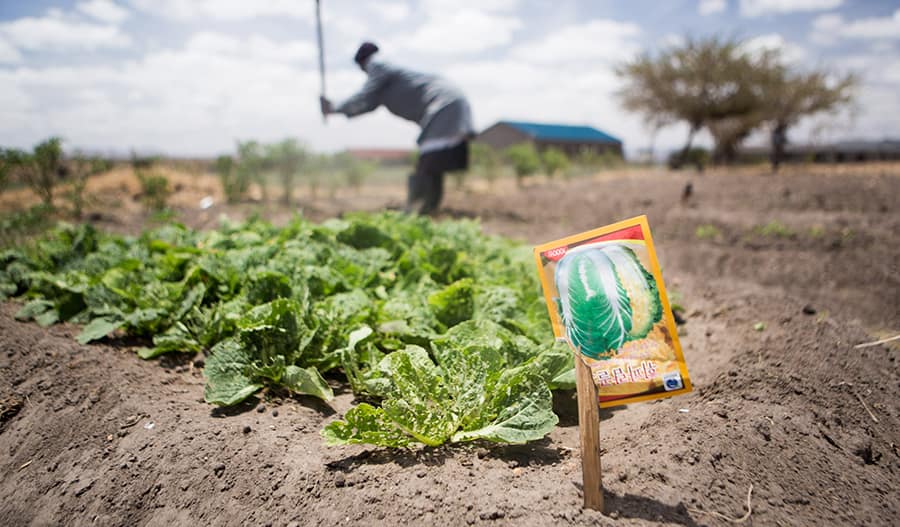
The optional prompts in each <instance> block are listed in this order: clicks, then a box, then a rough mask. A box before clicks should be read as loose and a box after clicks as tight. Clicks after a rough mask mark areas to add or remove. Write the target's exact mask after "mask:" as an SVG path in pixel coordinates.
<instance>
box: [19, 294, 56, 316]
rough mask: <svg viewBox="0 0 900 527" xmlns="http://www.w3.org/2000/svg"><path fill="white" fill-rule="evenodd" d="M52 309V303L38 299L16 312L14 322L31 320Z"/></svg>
mask: <svg viewBox="0 0 900 527" xmlns="http://www.w3.org/2000/svg"><path fill="white" fill-rule="evenodd" d="M52 309H53V302H51V301H49V300H45V299H43V298H38V299H35V300H32V301H31V302H28V303H27V304H25V305H24V306H22V308H21V309H19V310H18V311H16V315H15V316H16V320H33V319H34V318H36V317H37V316H39V315H41V314H43V313H45V312H47V311H50V310H52Z"/></svg>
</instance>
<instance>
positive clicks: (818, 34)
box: [813, 9, 900, 42]
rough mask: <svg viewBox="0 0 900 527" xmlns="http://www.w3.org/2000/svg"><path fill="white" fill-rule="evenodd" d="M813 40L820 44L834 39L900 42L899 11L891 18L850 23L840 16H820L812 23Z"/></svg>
mask: <svg viewBox="0 0 900 527" xmlns="http://www.w3.org/2000/svg"><path fill="white" fill-rule="evenodd" d="M813 38H814V39H815V40H817V41H820V42H830V41H834V39H835V38H854V39H873V40H874V39H885V40H900V9H897V10H896V11H894V14H893V16H885V17H871V18H860V19H857V20H852V21H847V20H844V18H843V17H842V16H840V15H822V16H820V17H818V18H816V19H815V20H814V21H813Z"/></svg>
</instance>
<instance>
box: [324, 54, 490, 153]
mask: <svg viewBox="0 0 900 527" xmlns="http://www.w3.org/2000/svg"><path fill="white" fill-rule="evenodd" d="M366 73H367V74H368V76H369V78H368V80H367V81H366V84H365V85H364V86H363V87H362V89H361V90H360V91H359V92H358V93H356V94H355V95H353V96H351V97H350V98H348V99H347V100H346V101H344V102H342V103H340V104H339V105H337V107H336V108H335V111H336V112H338V113H342V114H344V115H346V116H347V117H353V116H356V115H360V114H363V113H366V112H371V111H372V110H375V109H376V108H378V107H379V106H381V105H384V107H385V108H387V109H388V110H389V111H390V112H391V113H392V114H394V115H396V116H398V117H402V118H404V119H407V120H409V121H413V122H415V123H418V125H419V127H420V128H421V129H422V132H421V133H420V134H419V138H418V139H417V140H416V143H418V144H420V145H421V144H422V143H423V142H425V141H433V140H453V139H456V138H459V139H460V140H462V139H464V138H466V137H468V136H471V135H474V131H475V128H474V127H473V126H472V111H471V109H470V108H469V102H468V101H467V100H466V98H465V96H463V94H462V92H461V91H460V90H459V88H457V87H456V86H455V85H454V84H452V83H451V82H449V81H447V80H445V79H442V78H440V77H438V76H436V75H429V74H426V73H418V72H415V71H411V70H408V69H403V68H399V67H397V66H394V65H392V64H389V63H387V62H381V61H377V60H375V59H374V58H372V59H370V60H369V63H368V65H367V66H366Z"/></svg>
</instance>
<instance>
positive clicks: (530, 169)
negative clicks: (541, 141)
mask: <svg viewBox="0 0 900 527" xmlns="http://www.w3.org/2000/svg"><path fill="white" fill-rule="evenodd" d="M504 154H505V156H506V159H508V160H509V162H510V163H511V164H512V167H513V170H514V171H515V173H516V181H517V182H518V184H519V185H522V182H523V181H524V180H525V178H526V177H528V176H530V175H532V174H534V173H535V172H537V171H538V170H539V169H540V168H541V157H540V155H539V154H538V152H537V150H535V148H534V145H533V144H531V143H519V144H517V145H513V146H511V147H509V148H507V149H506V150H505V151H504Z"/></svg>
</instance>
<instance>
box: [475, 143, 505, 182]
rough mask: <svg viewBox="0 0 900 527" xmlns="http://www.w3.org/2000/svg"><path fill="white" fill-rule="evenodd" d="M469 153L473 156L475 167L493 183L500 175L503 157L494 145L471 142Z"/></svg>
mask: <svg viewBox="0 0 900 527" xmlns="http://www.w3.org/2000/svg"><path fill="white" fill-rule="evenodd" d="M469 154H470V155H471V156H472V167H473V169H474V170H475V171H476V172H477V173H478V174H480V175H481V177H483V178H484V179H486V180H487V181H488V183H493V182H494V181H496V180H497V178H498V177H500V169H501V168H502V166H503V159H502V157H501V155H500V153H499V152H498V151H497V150H495V149H494V147H492V146H489V145H486V144H484V143H471V145H470V146H469Z"/></svg>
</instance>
